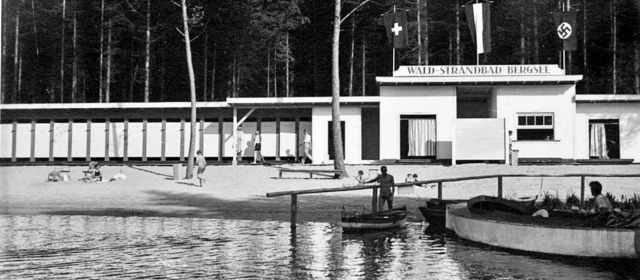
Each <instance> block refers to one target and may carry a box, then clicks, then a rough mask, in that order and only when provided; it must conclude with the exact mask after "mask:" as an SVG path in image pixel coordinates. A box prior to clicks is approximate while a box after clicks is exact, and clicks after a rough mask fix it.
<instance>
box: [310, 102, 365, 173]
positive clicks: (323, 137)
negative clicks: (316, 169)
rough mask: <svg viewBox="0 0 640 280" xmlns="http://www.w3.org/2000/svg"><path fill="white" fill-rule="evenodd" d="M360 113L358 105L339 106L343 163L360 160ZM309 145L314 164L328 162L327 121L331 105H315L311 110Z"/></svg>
mask: <svg viewBox="0 0 640 280" xmlns="http://www.w3.org/2000/svg"><path fill="white" fill-rule="evenodd" d="M361 117H362V114H361V110H360V107H342V108H340V120H341V121H344V122H345V123H344V126H345V127H344V130H345V136H344V142H345V143H344V155H345V159H344V160H345V163H359V162H361V161H362V120H361ZM312 118H313V119H312V124H311V145H312V147H313V150H312V156H313V163H314V164H323V163H324V164H330V163H332V162H333V160H330V159H329V137H328V134H329V121H331V119H332V116H331V107H315V108H313V110H312Z"/></svg>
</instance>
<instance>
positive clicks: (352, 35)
mask: <svg viewBox="0 0 640 280" xmlns="http://www.w3.org/2000/svg"><path fill="white" fill-rule="evenodd" d="M355 18H356V17H355V16H354V17H353V18H351V54H350V56H349V96H353V67H354V61H353V57H354V55H355V51H356V38H355V34H354V33H355V27H356V20H355Z"/></svg>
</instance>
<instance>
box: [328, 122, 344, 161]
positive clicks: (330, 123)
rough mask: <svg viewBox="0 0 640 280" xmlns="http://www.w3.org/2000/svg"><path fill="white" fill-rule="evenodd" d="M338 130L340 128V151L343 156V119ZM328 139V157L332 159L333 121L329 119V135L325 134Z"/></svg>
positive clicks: (333, 150)
mask: <svg viewBox="0 0 640 280" xmlns="http://www.w3.org/2000/svg"><path fill="white" fill-rule="evenodd" d="M340 130H342V153H343V156H344V155H345V154H346V153H347V152H346V151H345V150H344V121H341V122H340ZM327 137H328V139H329V141H328V143H329V159H334V156H333V154H335V147H334V146H333V121H329V135H328V136H327Z"/></svg>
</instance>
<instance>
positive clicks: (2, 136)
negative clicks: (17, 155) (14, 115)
mask: <svg viewBox="0 0 640 280" xmlns="http://www.w3.org/2000/svg"><path fill="white" fill-rule="evenodd" d="M12 149H13V124H12V123H3V124H0V158H11V153H12Z"/></svg>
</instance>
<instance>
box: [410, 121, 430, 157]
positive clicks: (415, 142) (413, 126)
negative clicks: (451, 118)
mask: <svg viewBox="0 0 640 280" xmlns="http://www.w3.org/2000/svg"><path fill="white" fill-rule="evenodd" d="M408 121H409V123H408V124H409V128H408V141H409V152H408V156H411V157H414V156H418V157H422V156H435V155H436V120H435V119H409V120H408Z"/></svg>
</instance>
